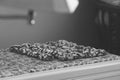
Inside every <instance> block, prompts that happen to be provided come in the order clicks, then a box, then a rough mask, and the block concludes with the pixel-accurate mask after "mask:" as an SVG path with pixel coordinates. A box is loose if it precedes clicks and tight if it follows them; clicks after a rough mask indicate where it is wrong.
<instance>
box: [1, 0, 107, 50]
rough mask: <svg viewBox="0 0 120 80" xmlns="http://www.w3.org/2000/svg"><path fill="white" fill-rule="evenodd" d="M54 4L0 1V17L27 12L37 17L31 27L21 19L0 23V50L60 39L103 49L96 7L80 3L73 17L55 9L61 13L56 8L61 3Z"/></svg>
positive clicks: (51, 0)
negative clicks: (33, 11) (96, 18)
mask: <svg viewBox="0 0 120 80" xmlns="http://www.w3.org/2000/svg"><path fill="white" fill-rule="evenodd" d="M56 1H58V3H55V1H54V0H0V15H8V14H9V15H10V14H19V15H21V14H23V15H24V14H26V12H27V11H28V10H29V9H33V10H35V12H36V13H37V15H36V17H35V20H36V23H35V24H34V25H29V24H27V23H26V20H24V19H0V48H7V47H9V46H10V45H14V44H22V43H25V42H46V41H51V40H52V41H55V40H61V39H64V40H68V41H72V42H75V43H77V44H81V45H86V46H93V47H96V48H104V49H105V48H106V47H105V46H103V44H104V45H105V43H104V42H103V41H102V40H101V37H100V35H99V27H98V26H97V25H96V23H95V21H94V19H95V15H96V8H95V7H96V6H95V5H94V4H93V3H92V1H91V0H79V6H78V7H77V9H76V11H75V12H74V13H72V14H70V13H67V11H64V10H63V11H62V10H61V8H62V7H63V6H62V7H58V8H60V10H61V11H60V10H59V9H58V8H55V6H56V5H58V6H59V3H60V2H59V1H60V0H56ZM61 1H62V0H61ZM60 4H61V3H60ZM57 9H58V11H57ZM63 9H64V8H63Z"/></svg>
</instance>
